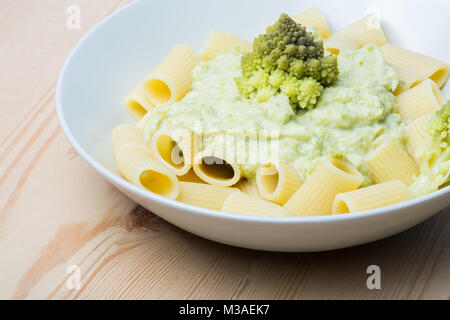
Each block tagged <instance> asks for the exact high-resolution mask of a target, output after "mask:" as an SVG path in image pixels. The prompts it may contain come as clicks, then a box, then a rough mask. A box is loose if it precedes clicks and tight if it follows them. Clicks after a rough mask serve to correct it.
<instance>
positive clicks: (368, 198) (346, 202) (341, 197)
mask: <svg viewBox="0 0 450 320" xmlns="http://www.w3.org/2000/svg"><path fill="white" fill-rule="evenodd" d="M409 199H410V195H409V192H408V187H407V186H406V185H405V184H404V183H403V182H402V181H399V180H395V181H389V182H385V183H381V184H376V185H373V186H370V187H367V188H362V189H359V190H355V191H350V192H346V193H340V194H338V195H337V196H336V199H335V200H334V203H333V214H344V213H354V212H363V211H368V210H372V209H377V208H382V207H386V206H390V205H393V204H396V203H400V202H403V201H407V200H409Z"/></svg>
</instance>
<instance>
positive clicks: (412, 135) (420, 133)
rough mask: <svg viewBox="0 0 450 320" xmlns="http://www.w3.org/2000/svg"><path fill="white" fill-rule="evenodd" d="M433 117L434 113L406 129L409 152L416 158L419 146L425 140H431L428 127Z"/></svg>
mask: <svg viewBox="0 0 450 320" xmlns="http://www.w3.org/2000/svg"><path fill="white" fill-rule="evenodd" d="M432 116H433V114H432V113H429V114H426V115H424V116H421V117H420V118H418V119H416V120H414V121H413V122H411V123H410V124H409V125H408V126H407V127H406V132H407V133H408V148H409V152H410V154H412V155H413V156H414V157H415V156H416V152H417V150H418V148H419V146H420V145H421V144H422V143H423V142H424V140H426V139H429V138H430V135H429V133H428V130H427V129H428V128H427V127H428V123H429V122H430V119H431V117H432ZM416 160H417V159H416Z"/></svg>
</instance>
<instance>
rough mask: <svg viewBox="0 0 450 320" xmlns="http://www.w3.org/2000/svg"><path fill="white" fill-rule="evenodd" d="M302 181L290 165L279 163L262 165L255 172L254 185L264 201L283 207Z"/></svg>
mask: <svg viewBox="0 0 450 320" xmlns="http://www.w3.org/2000/svg"><path fill="white" fill-rule="evenodd" d="M302 183H303V181H302V179H301V178H300V176H299V175H298V174H297V171H296V170H295V169H294V168H293V167H291V166H290V165H288V164H286V163H283V162H280V163H279V164H275V163H271V164H269V165H263V166H260V167H259V168H258V170H257V171H256V185H257V187H258V191H259V194H260V195H261V197H262V198H263V199H265V200H268V201H271V202H274V203H276V204H279V205H284V204H285V203H286V202H287V201H288V200H289V198H290V197H291V196H292V195H293V194H294V192H295V191H297V190H298V188H300V186H301V185H302Z"/></svg>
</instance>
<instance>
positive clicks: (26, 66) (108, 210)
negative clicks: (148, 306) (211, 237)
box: [0, 0, 450, 299]
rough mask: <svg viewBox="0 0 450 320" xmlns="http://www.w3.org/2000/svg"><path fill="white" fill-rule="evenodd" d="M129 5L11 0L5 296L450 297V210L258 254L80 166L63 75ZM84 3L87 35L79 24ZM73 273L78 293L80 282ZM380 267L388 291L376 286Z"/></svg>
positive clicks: (3, 120)
mask: <svg viewBox="0 0 450 320" xmlns="http://www.w3.org/2000/svg"><path fill="white" fill-rule="evenodd" d="M128 2H130V0H96V1H90V0H71V1H65V0H64V1H61V0H39V1H29V0H1V1H0V66H1V68H0V108H1V109H0V110H1V116H0V298H6V299H9V298H18V299H23V298H39V299H41V298H49V299H59V298H68V299H97V298H101V299H104V298H114V299H129V298H130V299H143V298H147V299H164V298H169V299H170V298H175V299H322V298H327V299H328V298H330V299H336V298H338V299H343V298H344V299H347V298H349V299H356V298H362V299H366V298H367V299H371V298H375V299H428V298H433V299H434V298H436V299H449V297H450V237H449V236H450V222H449V217H450V215H449V214H448V213H449V210H447V212H445V213H441V214H439V215H437V216H436V217H434V218H433V219H431V220H429V221H427V222H425V223H423V224H422V225H420V226H418V227H416V228H413V229H412V230H409V231H407V232H404V233H402V234H400V235H397V236H395V237H392V238H389V239H386V240H383V241H379V242H376V243H372V244H369V245H364V246H360V247H357V248H351V249H346V250H340V251H334V252H328V253H317V254H277V253H265V252H256V251H250V250H244V249H238V248H232V247H227V246H224V245H220V244H217V243H213V242H210V241H207V240H204V239H201V238H198V237H196V236H193V235H191V234H189V233H187V232H184V231H182V230H180V229H177V228H176V227H173V226H171V225H169V224H168V223H166V222H164V221H162V220H161V219H159V218H158V217H156V216H154V215H152V214H151V213H150V212H148V211H145V210H144V209H142V208H140V207H137V206H136V204H135V203H133V202H132V201H131V200H129V199H128V198H126V197H125V196H124V195H122V194H121V193H120V192H119V191H117V190H116V189H115V188H114V187H112V186H111V185H109V184H108V183H106V182H105V181H104V180H103V179H102V178H101V177H100V176H99V175H98V174H97V173H96V172H95V171H94V170H93V169H91V168H90V167H89V166H88V165H87V164H86V163H85V162H84V161H83V160H82V159H80V157H79V156H78V155H77V153H76V152H75V151H74V150H73V149H72V148H71V146H70V145H69V143H68V142H67V140H66V138H65V137H64V135H63V133H62V131H61V129H60V127H59V125H58V121H57V118H56V114H55V102H54V91H55V84H56V79H57V75H58V72H59V70H60V68H61V66H62V64H63V62H64V60H65V58H66V57H67V55H68V53H69V50H70V49H71V48H72V47H73V46H74V45H75V43H76V42H77V41H78V40H79V39H80V38H81V37H82V36H83V35H84V34H85V33H86V32H87V31H88V30H89V29H91V28H92V26H93V25H94V24H96V23H97V22H98V21H100V20H101V19H103V18H105V17H106V16H108V15H109V14H111V13H112V12H113V11H115V10H117V9H119V8H120V7H122V6H123V5H126V4H127V3H128ZM72 4H75V5H78V6H79V7H80V8H81V18H82V20H81V29H79V30H77V29H75V30H69V29H68V28H67V27H66V20H67V17H68V15H67V13H66V10H67V7H68V6H69V5H72ZM72 265H75V266H79V268H80V269H78V270H79V271H80V274H79V275H80V279H81V288H80V289H79V290H77V289H75V290H70V289H69V287H70V286H68V285H67V284H68V280H69V283H74V282H70V281H72V279H76V278H74V277H75V276H76V275H78V273H77V270H75V271H74V273H70V271H73V270H71V269H68V268H69V267H70V266H72ZM370 265H378V266H380V268H381V285H382V289H381V290H369V289H368V288H367V287H366V280H367V277H368V274H367V273H366V269H367V267H368V266H370ZM68 271H69V273H67V272H68Z"/></svg>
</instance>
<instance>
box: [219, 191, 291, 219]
mask: <svg viewBox="0 0 450 320" xmlns="http://www.w3.org/2000/svg"><path fill="white" fill-rule="evenodd" d="M222 211H223V212H229V213H238V214H244V215H249V216H266V217H284V216H286V213H287V212H286V210H285V209H284V208H283V207H281V206H279V205H276V204H275V203H272V202H269V201H266V200H263V199H259V198H255V197H252V196H249V195H247V194H245V193H243V192H241V191H239V190H238V191H235V192H233V193H231V194H230V195H229V196H228V197H227V198H226V199H225V201H224V203H223V206H222Z"/></svg>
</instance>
